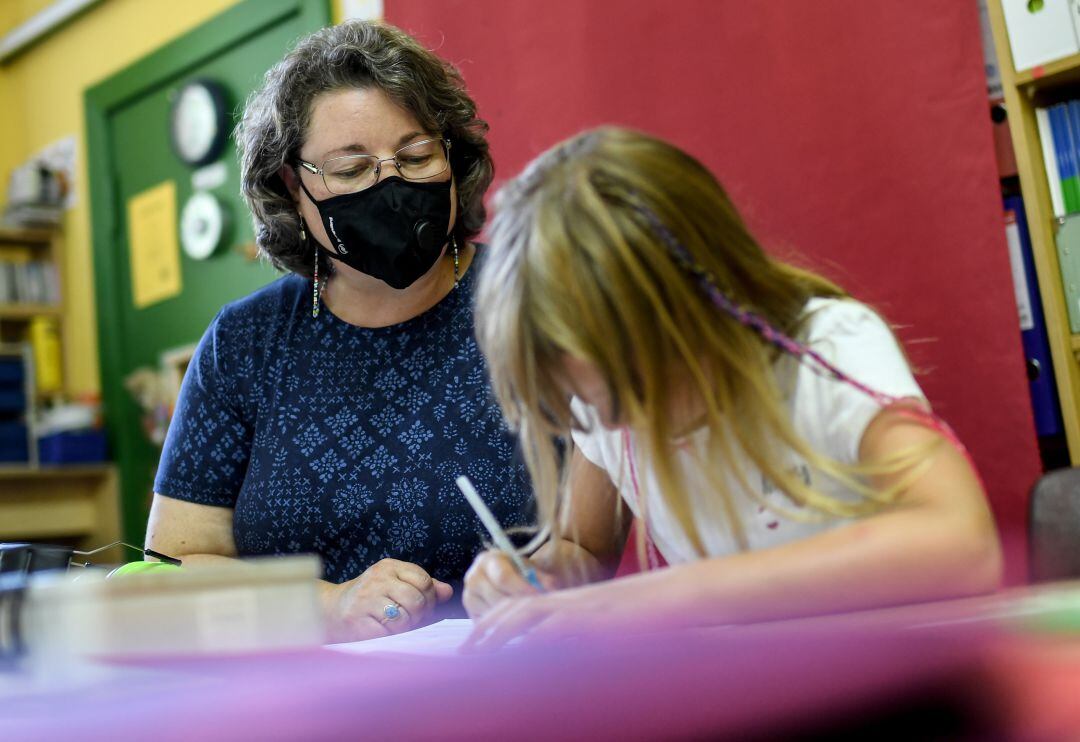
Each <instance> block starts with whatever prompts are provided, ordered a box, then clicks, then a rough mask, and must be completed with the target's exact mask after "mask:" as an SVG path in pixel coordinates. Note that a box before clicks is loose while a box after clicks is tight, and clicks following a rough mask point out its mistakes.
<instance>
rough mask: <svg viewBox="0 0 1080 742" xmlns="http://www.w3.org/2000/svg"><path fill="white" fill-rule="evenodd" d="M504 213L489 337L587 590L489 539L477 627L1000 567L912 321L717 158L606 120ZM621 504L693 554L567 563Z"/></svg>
mask: <svg viewBox="0 0 1080 742" xmlns="http://www.w3.org/2000/svg"><path fill="white" fill-rule="evenodd" d="M491 234H492V240H491V247H490V254H489V257H488V259H487V261H486V262H485V264H484V267H483V271H482V273H481V279H480V285H479V288H478V292H477V312H478V314H477V317H478V332H479V336H480V339H481V345H482V347H483V349H484V352H485V354H486V355H487V358H488V359H489V361H490V365H491V372H492V376H493V379H494V384H495V389H496V391H497V392H498V395H499V398H500V400H501V402H502V404H503V407H504V409H505V410H506V413H507V417H508V419H509V420H510V421H511V422H512V423H513V424H514V425H515V426H516V427H517V428H518V429H519V430H520V431H521V435H522V443H523V445H522V448H523V450H524V451H526V452H527V454H528V461H529V468H530V470H531V471H532V474H533V483H534V486H535V488H536V499H537V509H538V512H539V515H540V519H541V524H542V525H543V526H545V529H544V532H545V533H547V534H550V537H551V538H550V540H549V541H548V543H547V544H546V545H545V547H544V548H543V549H541V550H540V551H539V552H537V556H534V557H533V560H534V562H535V564H536V566H537V567H539V571H540V575H541V579H542V580H544V581H545V582H546V583H547V587H548V588H561V587H570V588H571V589H566V590H549V591H548V592H547V593H546V594H537V592H536V591H535V590H534V589H533V588H532V587H530V585H529V584H528V583H527V582H526V581H525V580H524V579H523V578H522V577H521V576H520V575H519V574H518V573H517V571H516V570H515V569H514V568H513V565H512V563H511V562H510V561H509V559H508V558H507V557H506V556H504V555H502V554H499V553H496V552H490V553H487V554H484V555H482V556H481V557H480V558H479V559H478V560H477V563H476V564H475V566H474V567H473V569H472V570H471V571H470V573H469V577H468V579H467V581H466V596H465V604H466V606H467V608H468V609H469V612H470V613H471V614H472V615H473V616H474V617H477V618H479V621H478V622H477V627H476V629H475V633H474V636H473V645H474V646H477V647H497V646H499V645H501V644H502V643H504V642H505V641H507V640H508V639H510V638H511V637H513V636H516V635H519V634H522V633H527V634H528V635H529V637H530V638H533V639H535V638H537V637H551V636H559V635H565V634H567V633H581V632H598V633H606V632H617V631H625V630H627V629H637V628H646V629H655V628H660V627H663V628H679V627H693V626H702V625H710V624H726V623H743V622H754V621H761V620H772V619H780V618H788V617H793V616H805V615H808V614H814V613H823V612H833V611H846V610H855V609H861V608H868V607H872V606H878V605H884V604H891V603H901V602H912V601H922V600H930V599H935V598H942V597H950V596H957V595H968V594H973V593H979V592H985V591H989V590H992V589H994V588H996V587H997V586H998V584H999V581H1000V579H1001V569H1002V561H1001V551H1000V546H999V544H998V539H997V534H996V531H995V528H994V523H993V518H992V516H991V514H990V510H989V508H988V506H987V502H986V497H985V493H984V491H983V487H982V484H981V482H980V480H979V477H978V474H977V473H976V472H975V470H974V468H973V466H972V464H971V461H970V459H969V458H968V457H967V456H966V452H965V451H964V450H963V447H962V446H961V445H960V444H959V442H958V441H957V440H956V439H955V437H954V436H953V435H952V433H951V432H950V431H949V429H948V427H947V426H945V424H944V423H942V422H941V421H940V420H939V419H938V418H936V417H935V416H934V415H933V413H931V412H930V411H929V406H928V404H927V402H926V400H925V398H924V396H923V393H922V391H921V390H920V389H919V386H918V384H917V383H916V381H915V379H914V377H913V375H912V373H911V370H910V369H909V367H908V364H907V361H906V360H905V358H904V354H903V352H902V351H901V349H900V346H899V344H898V343H897V341H896V338H895V337H894V336H893V334H892V332H891V331H890V330H889V327H888V326H887V325H886V324H885V322H884V321H883V320H882V319H881V318H880V317H879V316H878V315H877V314H876V313H875V312H873V311H872V310H871V309H869V308H868V307H867V306H865V305H864V304H861V303H859V302H858V301H856V300H854V299H852V298H851V297H850V296H848V295H847V294H846V293H845V292H844V291H843V290H842V289H841V288H839V287H838V286H836V285H834V284H832V283H831V282H829V281H827V280H825V279H824V278H822V277H820V276H817V275H815V274H813V273H810V272H809V271H805V270H801V269H799V268H796V267H794V266H791V265H787V264H784V263H782V262H780V261H777V260H775V259H773V258H771V257H770V256H769V255H768V254H767V253H766V252H765V251H764V250H763V249H762V248H761V246H760V245H759V244H758V243H757V241H756V240H755V238H754V237H753V235H752V234H750V232H749V231H748V230H747V228H746V226H745V224H744V223H743V221H742V218H741V217H740V216H739V214H738V212H737V211H736V210H735V208H734V206H733V205H732V203H731V201H730V200H729V199H728V197H727V195H726V194H725V193H724V190H723V189H722V188H721V186H720V184H719V183H718V182H717V181H716V179H715V178H714V177H713V175H712V174H711V173H710V172H709V171H708V170H707V169H706V168H705V167H704V166H702V165H701V163H699V162H697V161H696V160H694V159H693V158H692V157H690V156H689V155H687V154H686V153H684V152H682V151H681V150H679V149H677V148H675V147H674V146H672V145H670V144H667V143H666V142H662V141H660V140H657V139H654V138H652V137H649V136H647V135H644V134H639V133H636V132H632V131H627V130H622V129H614V128H603V129H597V130H594V131H589V132H585V133H583V134H580V135H578V136H576V137H574V138H572V139H570V140H568V141H566V142H564V143H562V144H561V145H558V146H557V147H555V148H553V149H552V150H550V151H548V152H546V153H545V154H543V155H541V156H540V157H539V158H537V160H536V161H535V162H534V163H533V164H532V165H531V166H530V167H529V168H528V169H527V170H526V171H525V173H524V174H523V175H522V176H520V177H519V178H517V179H516V180H515V181H513V182H511V183H510V184H509V185H507V186H506V188H505V189H504V190H503V191H502V192H501V193H500V198H499V200H498V214H497V216H496V219H495V222H494V224H493V227H492V231H491ZM560 436H561V437H563V438H564V439H571V438H572V440H573V442H574V453H573V456H572V457H571V459H570V460H571V462H572V465H571V467H570V470H569V485H568V487H564V486H562V484H561V483H560V481H559V479H558V477H557V476H556V474H557V473H558V470H559V468H560V467H559V461H560V459H561V457H560V456H559V455H557V452H556V451H555V450H554V449H553V447H552V445H551V444H550V441H551V440H552V439H554V438H557V437H560ZM598 479H599V480H601V482H602V484H601V485H598V484H597V480H598ZM605 487H606V488H605ZM620 507H625V508H628V509H629V510H630V511H632V513H633V515H634V516H635V517H636V518H638V519H639V521H640V522H641V527H640V528H639V529H638V533H639V534H645V535H646V538H645V539H644V540H643V542H642V544H641V548H640V549H639V553H640V554H641V555H642V560H641V561H642V562H643V563H645V564H649V565H650V566H655V565H658V564H659V563H660V558H659V557H663V559H664V560H665V561H666V562H667V564H669V565H671V567H670V568H668V569H663V570H656V571H650V572H648V573H646V574H642V575H635V576H633V577H628V578H626V579H621V580H615V581H609V582H604V583H600V584H596V585H589V586H576V587H575V584H576V583H575V582H573V581H571V582H569V583H568V582H567V580H566V578H565V575H566V574H573V573H574V572H575V571H580V572H582V573H585V576H586V577H587V578H588V579H590V580H595V574H597V573H598V572H597V570H596V565H597V564H598V563H603V562H604V561H605V560H609V559H610V555H611V554H612V553H617V549H612V548H611V544H612V543H615V544H618V543H619V542H620V541H621V540H622V539H624V538H625V529H624V527H620V524H619V523H618V520H617V519H616V517H615V516H616V513H617V512H618V510H619V508H620ZM626 522H627V521H624V522H623V523H624V525H625V523H626ZM552 544H557V545H558V548H559V549H561V550H562V554H561V556H560V558H553V552H554V551H555V547H553V546H552ZM568 544H569V545H568ZM575 547H576V548H575ZM575 564H576V565H581V566H583V567H585V569H583V570H575V569H574V566H575ZM560 568H561V574H560ZM589 570H593V576H590V575H589V574H588V572H589ZM600 574H602V573H600ZM578 582H580V580H578Z"/></svg>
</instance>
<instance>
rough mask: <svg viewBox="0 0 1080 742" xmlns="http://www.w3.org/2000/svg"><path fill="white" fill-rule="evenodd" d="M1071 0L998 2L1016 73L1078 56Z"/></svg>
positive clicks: (1009, 0) (1078, 49)
mask: <svg viewBox="0 0 1080 742" xmlns="http://www.w3.org/2000/svg"><path fill="white" fill-rule="evenodd" d="M1071 2H1072V0H1042V2H1032V0H1001V7H1002V10H1004V11H1005V26H1006V28H1007V29H1008V31H1009V47H1010V48H1011V49H1012V56H1013V66H1014V67H1015V69H1016V71H1017V72H1020V71H1022V70H1026V69H1030V68H1031V67H1036V66H1038V65H1040V64H1046V63H1047V62H1052V61H1054V60H1055V59H1060V58H1061V57H1067V56H1069V55H1070V54H1076V53H1078V52H1080V43H1078V42H1077V35H1076V28H1075V27H1074V26H1073V16H1072V10H1071V8H1070V7H1069V6H1070V3H1071Z"/></svg>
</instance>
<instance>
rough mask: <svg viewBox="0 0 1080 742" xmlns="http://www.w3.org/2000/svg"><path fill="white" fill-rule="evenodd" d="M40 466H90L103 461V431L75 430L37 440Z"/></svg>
mask: <svg viewBox="0 0 1080 742" xmlns="http://www.w3.org/2000/svg"><path fill="white" fill-rule="evenodd" d="M38 461H39V462H40V463H42V464H90V463H96V462H99V461H105V431H103V430H75V431H68V432H64V433H53V434H52V435H45V436H42V437H41V438H38Z"/></svg>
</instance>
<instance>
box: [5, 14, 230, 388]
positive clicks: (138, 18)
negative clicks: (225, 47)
mask: <svg viewBox="0 0 1080 742" xmlns="http://www.w3.org/2000/svg"><path fill="white" fill-rule="evenodd" d="M9 2H10V0H3V1H2V2H0V7H2V8H3V9H4V10H3V13H6V15H5V14H3V13H0V24H4V23H7V24H10V25H9V26H8V27H6V28H5V27H4V26H3V25H0V29H3V30H4V31H5V32H6V31H8V30H11V27H13V26H14V25H17V24H18V23H21V22H22V21H24V20H26V18H29V17H30V16H31V15H33V14H34V13H36V12H37V11H39V10H41V9H42V8H44V7H45V6H46V5H48V4H50V0H23V2H22V3H18V2H10V4H8V3H9ZM236 2H238V0H183V2H175V0H107V2H103V3H101V4H99V5H96V6H94V7H93V8H92V9H91V10H89V11H87V12H86V13H85V14H84V15H82V16H79V17H78V18H76V19H75V20H74V21H73V22H71V23H70V24H69V25H67V26H65V27H64V28H62V29H60V30H59V31H57V32H56V33H54V34H53V35H51V36H49V37H47V38H46V39H45V40H43V41H42V42H41V43H39V44H38V45H36V46H34V47H31V48H30V49H28V50H27V51H26V52H24V53H23V54H21V55H20V56H18V57H16V58H15V59H13V60H11V61H10V62H9V63H7V64H3V65H0V111H3V112H4V115H3V116H2V117H0V119H3V121H4V123H3V124H0V126H3V128H2V129H0V200H2V198H3V195H4V194H5V193H6V190H7V179H8V176H9V175H10V173H11V170H12V168H14V167H16V166H18V165H20V164H22V163H23V162H24V161H25V160H27V159H28V158H29V157H31V156H32V155H33V154H34V153H36V152H37V151H39V150H40V149H41V148H43V147H45V146H47V145H49V144H51V143H52V142H54V141H56V140H58V139H61V138H63V137H66V136H69V135H71V134H74V135H75V136H76V139H77V142H78V149H79V152H78V156H77V157H78V172H77V176H76V189H77V192H78V203H77V205H76V206H75V207H74V208H73V209H71V210H70V211H68V212H67V214H66V216H65V219H64V225H63V234H64V240H63V249H64V274H65V282H64V300H65V302H66V307H65V313H64V320H63V332H64V373H65V375H66V381H67V385H68V390H69V391H70V392H71V393H73V394H98V393H99V392H100V379H99V375H98V345H97V327H96V326H95V324H96V320H95V316H96V315H95V311H94V303H93V302H94V296H93V278H92V276H93V272H92V261H91V256H90V217H89V198H88V197H87V193H86V187H87V185H86V183H87V181H86V156H85V152H86V147H85V145H86V141H85V132H84V117H83V91H84V90H85V89H86V88H87V87H89V86H90V85H92V84H94V83H96V82H98V81H100V80H101V79H103V78H105V77H107V76H109V75H111V74H113V73H114V72H116V71H118V70H120V69H122V68H124V67H126V66H127V65H129V64H131V63H132V62H134V61H136V60H137V59H139V58H141V57H143V56H145V55H146V54H148V53H150V52H152V51H154V50H155V49H157V48H158V47H160V46H162V45H163V44H165V43H167V42H169V41H171V40H172V39H174V38H176V37H177V36H179V35H181V34H183V33H184V32H186V31H187V30H189V29H190V28H192V27H194V26H196V25H198V24H200V23H202V22H203V21H205V20H207V19H208V18H210V17H212V16H214V15H216V14H218V13H220V12H221V11H223V10H225V9H226V8H228V7H229V6H231V5H234V4H236Z"/></svg>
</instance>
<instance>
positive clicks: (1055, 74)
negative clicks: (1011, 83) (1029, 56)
mask: <svg viewBox="0 0 1080 742" xmlns="http://www.w3.org/2000/svg"><path fill="white" fill-rule="evenodd" d="M1069 77H1080V54H1070V55H1069V56H1067V57H1062V58H1061V59H1055V60H1054V61H1053V62H1047V63H1046V64H1040V65H1037V66H1035V67H1032V68H1031V69H1029V70H1024V71H1023V72H1017V73H1016V85H1017V87H1021V88H1034V89H1037V88H1042V87H1045V86H1049V85H1054V84H1056V83H1057V82H1059V81H1061V80H1062V79H1065V78H1069Z"/></svg>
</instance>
